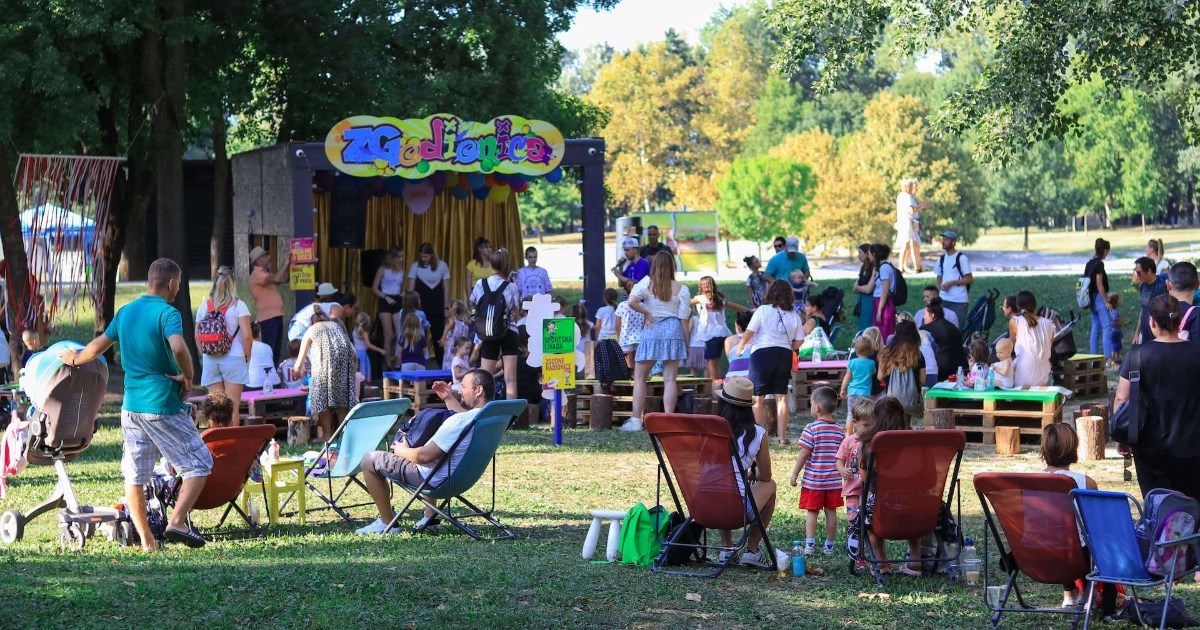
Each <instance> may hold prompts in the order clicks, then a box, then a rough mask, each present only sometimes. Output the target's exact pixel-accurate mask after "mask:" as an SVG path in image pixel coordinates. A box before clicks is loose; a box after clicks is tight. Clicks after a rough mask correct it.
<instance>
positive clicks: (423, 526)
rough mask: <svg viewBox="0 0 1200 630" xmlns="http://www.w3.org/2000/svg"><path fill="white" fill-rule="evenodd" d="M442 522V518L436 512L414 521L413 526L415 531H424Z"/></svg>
mask: <svg viewBox="0 0 1200 630" xmlns="http://www.w3.org/2000/svg"><path fill="white" fill-rule="evenodd" d="M441 522H442V520H441V519H439V518H438V517H437V514H434V515H433V516H424V515H422V516H421V520H419V521H417V522H416V523H413V527H412V528H413V531H414V532H423V531H425V530H427V529H429V528H430V527H433V526H434V525H437V524H438V523H441Z"/></svg>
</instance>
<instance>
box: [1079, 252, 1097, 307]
mask: <svg viewBox="0 0 1200 630" xmlns="http://www.w3.org/2000/svg"><path fill="white" fill-rule="evenodd" d="M1091 266H1092V264H1091V263H1090V262H1089V263H1088V264H1087V266H1086V267H1084V268H1083V275H1082V276H1079V280H1078V281H1077V282H1076V283H1075V305H1076V306H1078V307H1079V308H1091V307H1092V275H1095V274H1091V275H1089V274H1088V270H1089V269H1090V268H1091Z"/></svg>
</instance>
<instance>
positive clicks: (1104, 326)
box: [1089, 295, 1113, 358]
mask: <svg viewBox="0 0 1200 630" xmlns="http://www.w3.org/2000/svg"><path fill="white" fill-rule="evenodd" d="M1112 327H1113V320H1112V315H1111V314H1110V313H1109V312H1108V305H1107V304H1105V303H1104V300H1103V299H1101V298H1100V296H1099V295H1097V296H1095V297H1093V298H1092V335H1091V343H1090V345H1089V348H1090V350H1091V353H1092V354H1096V337H1100V340H1101V344H1100V345H1101V347H1102V348H1103V349H1104V356H1105V358H1108V357H1111V356H1112V354H1113V344H1112Z"/></svg>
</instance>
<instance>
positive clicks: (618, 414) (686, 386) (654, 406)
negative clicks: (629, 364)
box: [575, 376, 713, 424]
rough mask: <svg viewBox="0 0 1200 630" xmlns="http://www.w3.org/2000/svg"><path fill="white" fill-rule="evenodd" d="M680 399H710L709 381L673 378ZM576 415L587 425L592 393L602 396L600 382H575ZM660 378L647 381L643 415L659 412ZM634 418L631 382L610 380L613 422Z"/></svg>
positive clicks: (660, 399) (660, 398)
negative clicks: (687, 395)
mask: <svg viewBox="0 0 1200 630" xmlns="http://www.w3.org/2000/svg"><path fill="white" fill-rule="evenodd" d="M675 383H676V385H677V387H678V391H679V398H680V399H682V398H683V396H684V395H685V394H691V395H692V396H693V397H694V398H704V397H711V396H712V393H713V390H712V381H710V380H708V379H707V378H704V377H686V376H684V377H679V378H677V379H675ZM575 393H576V397H575V413H576V414H577V418H578V419H577V422H579V423H580V424H590V423H591V418H592V404H591V403H592V394H599V393H603V389H602V387H601V384H600V381H597V380H592V379H576V381H575ZM662 396H663V379H662V377H661V376H656V377H654V378H651V379H650V380H649V381H647V382H646V408H645V410H644V413H652V412H655V411H662V410H663V407H662ZM631 416H633V381H613V383H612V419H613V422H616V421H617V420H622V421H623V420H625V419H627V418H629V417H631Z"/></svg>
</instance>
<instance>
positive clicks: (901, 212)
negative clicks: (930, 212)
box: [896, 192, 917, 234]
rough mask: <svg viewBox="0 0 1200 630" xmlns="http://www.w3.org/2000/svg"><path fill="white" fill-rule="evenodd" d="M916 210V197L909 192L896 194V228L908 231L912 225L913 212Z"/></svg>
mask: <svg viewBox="0 0 1200 630" xmlns="http://www.w3.org/2000/svg"><path fill="white" fill-rule="evenodd" d="M916 210H917V198H916V197H913V196H912V195H910V194H909V193H906V192H901V193H900V194H898V195H896V229H897V230H902V231H903V232H904V233H905V234H907V233H908V230H909V227H910V226H911V225H912V224H911V223H910V222H911V221H912V215H913V212H915V211H916Z"/></svg>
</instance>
